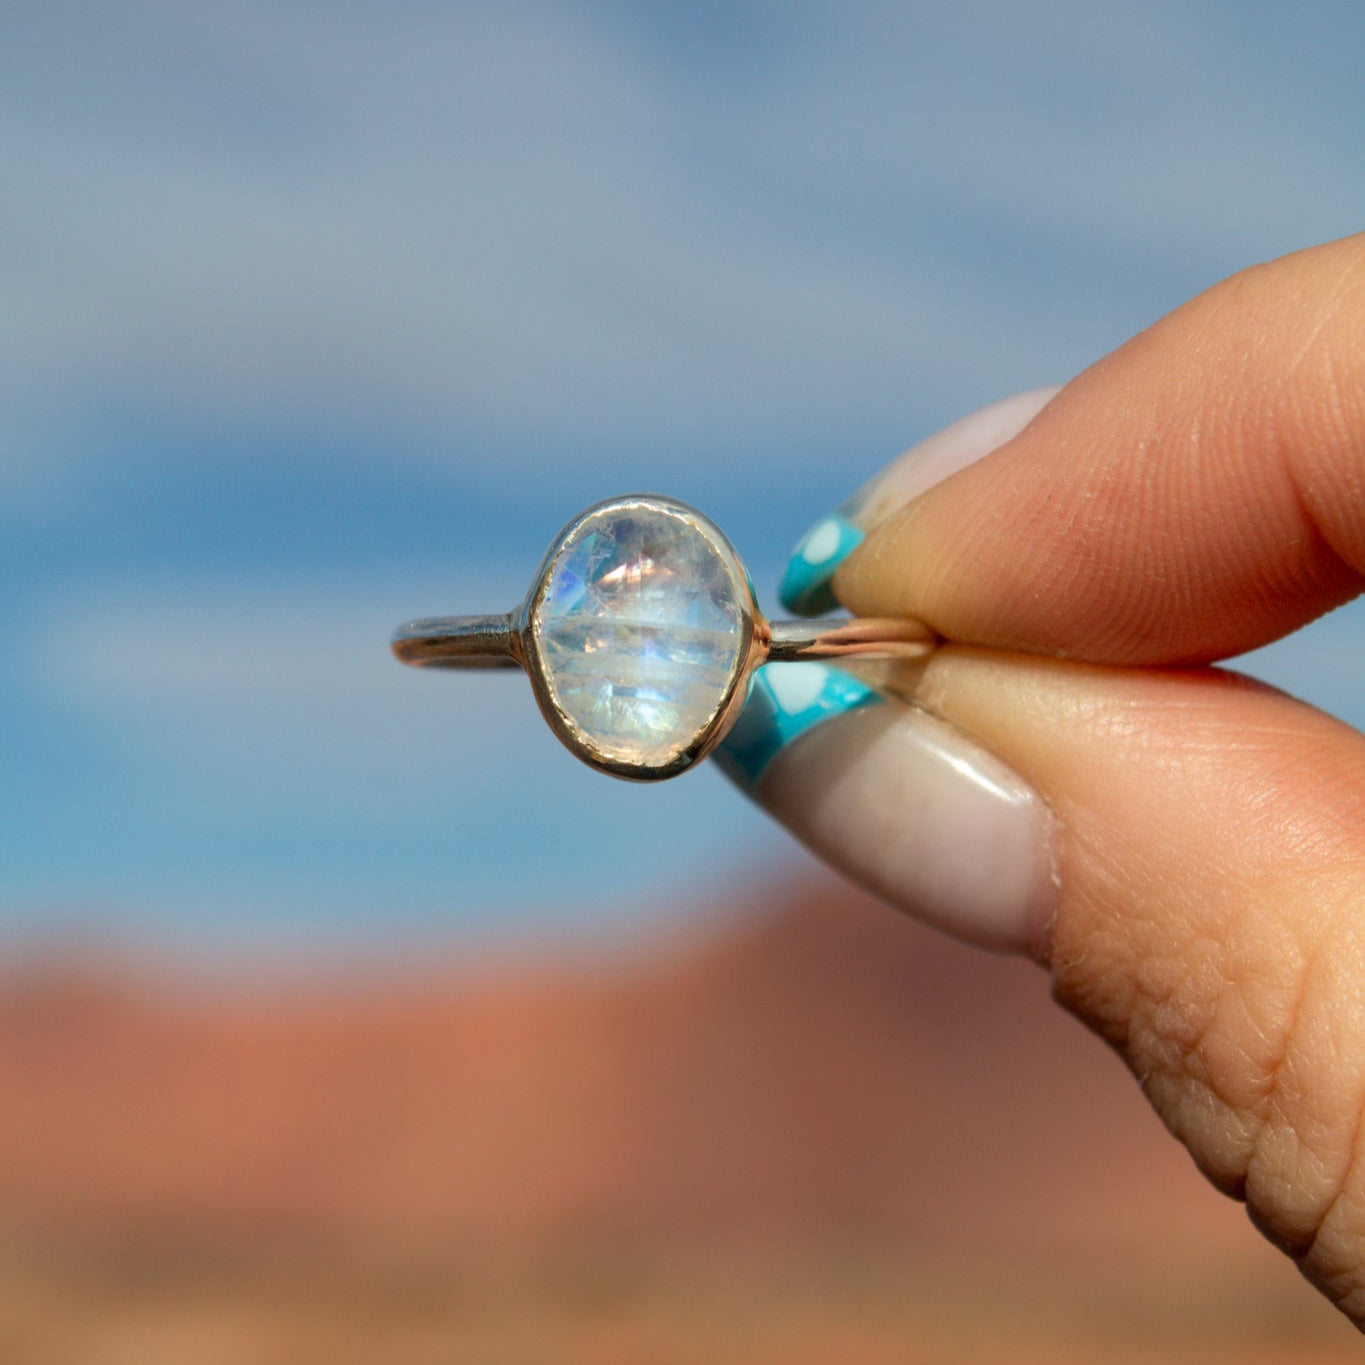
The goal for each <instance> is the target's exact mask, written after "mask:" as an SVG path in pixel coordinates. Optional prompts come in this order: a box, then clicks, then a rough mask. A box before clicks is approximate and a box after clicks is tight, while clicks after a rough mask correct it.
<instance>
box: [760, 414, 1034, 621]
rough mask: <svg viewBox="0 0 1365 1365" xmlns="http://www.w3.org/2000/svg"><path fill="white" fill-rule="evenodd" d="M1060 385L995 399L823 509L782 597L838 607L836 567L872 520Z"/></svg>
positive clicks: (814, 609)
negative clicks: (834, 505) (829, 508)
mask: <svg viewBox="0 0 1365 1365" xmlns="http://www.w3.org/2000/svg"><path fill="white" fill-rule="evenodd" d="M1056 392H1057V390H1056V389H1055V388H1049V389H1031V390H1030V391H1029V392H1028V393H1020V394H1015V395H1014V397H1012V398H1006V399H1003V400H1002V401H1001V402H999V403H992V404H991V405H990V406H989V407H986V408H982V409H980V410H979V411H978V412H974V413H972V414H971V415H970V416H968V417H964V418H962V419H961V420H960V421H958V422H954V423H953V425H952V426H950V427H945V428H944V429H943V430H942V431H940V432H937V433H936V434H935V435H933V436H930V437H929V438H928V439H927V440H925V441H921V442H920V444H919V445H917V446H915V447H913V448H912V449H910V450H907V451H906V452H905V454H904V455H902V456H900V457H899V458H898V459H896V460H893V461H892V462H891V464H889V465H888V466H887V467H886V468H885V469H884V470H882V472H881V473H880V474H878V475H876V477H875V478H873V479H872V480H871V481H870V482H869V483H867V484H865V485H864V486H863V487H862V488H861V489H859V491H858V492H857V493H855V494H854V495H853V496H852V497H851V498H850V499H849V500H848V502H846V503H845V504H844V505H843V506H842V507H841V508H839V510H838V511H837V512H831V513H830V514H829V515H828V516H824V517H821V518H820V520H819V521H817V522H816V523H815V525H814V526H812V527H811V528H810V530H809V531H807V532H806V534H805V535H804V536H802V537H801V539H800V540H799V541H798V542H797V545H796V549H795V550H793V551H792V557H791V559H790V560H789V561H788V563H787V567H786V570H785V572H784V573H783V575H782V585H781V587H780V588H779V589H778V598H779V600H780V601H781V603H782V605H783V606H784V607H786V609H787V610H788V611H792V612H795V613H796V614H797V615H798V616H822V615H824V613H826V612H829V611H833V610H834V608H835V607H836V606H838V602H837V601H836V600H835V597H834V571H835V570H836V569H837V568H838V567H839V565H840V564H842V563H843V562H844V560H845V559H847V558H848V557H849V555H851V554H852V553H853V551H854V550H855V549H857V548H858V546H859V544H860V543H861V542H862V540H863V538H864V536H865V535H866V534H867V532H868V530H870V529H871V527H873V526H874V525H876V523H877V522H879V521H881V520H882V519H883V518H885V517H887V516H889V515H890V514H891V513H892V512H894V511H895V510H896V509H897V508H899V507H902V506H904V505H905V504H906V503H907V502H910V501H911V500H912V499H914V498H917V497H919V496H920V495H921V494H922V493H927V492H928V491H929V489H931V488H932V487H933V486H934V485H935V484H937V483H942V481H943V480H944V479H946V478H948V477H949V476H950V475H952V474H956V473H957V472H958V470H960V469H965V468H966V467H967V466H968V465H970V464H975V463H976V461H977V460H979V459H981V457H982V456H983V455H989V454H990V452H991V451H992V450H994V449H995V448H996V447H997V446H1002V445H1004V443H1005V442H1006V441H1008V440H1011V439H1012V438H1013V437H1015V436H1017V435H1018V434H1019V433H1020V432H1021V431H1022V430H1023V429H1024V428H1025V427H1026V426H1028V424H1029V423H1030V422H1031V421H1032V420H1033V419H1034V418H1035V417H1036V416H1037V415H1038V413H1039V412H1040V411H1041V410H1042V408H1043V407H1044V406H1045V405H1046V404H1047V403H1048V402H1049V401H1050V400H1051V398H1052V396H1053V395H1054V394H1055V393H1056Z"/></svg>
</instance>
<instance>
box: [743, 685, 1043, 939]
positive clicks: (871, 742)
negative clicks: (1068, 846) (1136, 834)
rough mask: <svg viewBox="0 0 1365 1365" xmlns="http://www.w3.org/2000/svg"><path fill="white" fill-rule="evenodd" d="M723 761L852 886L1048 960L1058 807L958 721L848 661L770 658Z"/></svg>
mask: <svg viewBox="0 0 1365 1365" xmlns="http://www.w3.org/2000/svg"><path fill="white" fill-rule="evenodd" d="M798 670H815V671H813V672H802V671H798ZM718 757H719V759H720V763H721V767H722V769H723V770H724V771H725V772H726V774H727V775H728V776H729V777H730V778H731V779H732V780H733V781H735V782H736V784H737V785H739V786H740V788H741V789H742V790H743V791H744V792H745V793H746V794H747V795H749V796H750V797H751V798H752V799H753V800H754V801H756V802H757V803H758V804H759V805H760V806H762V807H763V808H764V809H765V810H766V811H767V812H768V813H769V814H770V815H772V816H773V817H774V818H776V819H777V820H778V821H779V822H780V823H782V824H783V825H785V826H786V827H787V828H788V829H789V830H790V831H791V832H792V833H793V834H794V835H796V837H797V838H798V839H800V840H801V841H802V842H804V843H805V844H807V845H808V846H809V847H810V848H811V849H812V850H813V851H814V852H815V853H817V854H818V855H819V856H821V857H822V858H824V859H825V861H826V862H828V863H829V864H830V865H831V866H833V867H835V868H836V869H838V870H839V871H841V872H843V873H844V874H845V875H847V876H848V877H850V878H851V879H852V880H854V881H856V882H858V883H860V884H861V885H863V886H866V887H867V888H869V889H870V890H872V891H873V892H874V893H876V894H877V895H880V896H881V897H883V899H885V900H887V901H889V902H890V903H891V904H893V905H895V906H896V907H898V908H899V909H901V910H904V911H905V912H906V913H908V914H910V915H912V916H914V917H915V918H917V919H920V920H922V921H924V922H925V923H928V924H931V925H933V926H934V927H936V928H938V929H941V930H943V931H944V932H947V933H949V934H952V935H954V936H955V937H957V938H961V939H964V940H966V941H968V942H970V943H974V944H976V945H978V946H980V947H985V948H990V949H994V950H997V951H1002V952H1013V953H1024V954H1029V955H1031V956H1033V957H1035V958H1037V959H1039V960H1040V961H1045V960H1046V958H1047V954H1048V949H1049V932H1050V926H1051V922H1052V917H1053V914H1054V912H1055V907H1056V898H1057V884H1056V879H1055V874H1054V868H1055V850H1054V844H1055V830H1054V822H1053V819H1052V815H1051V812H1050V811H1049V810H1048V809H1047V807H1046V805H1045V804H1044V803H1043V801H1042V800H1041V798H1040V797H1039V796H1038V795H1037V793H1036V792H1035V791H1034V790H1033V789H1032V788H1031V787H1030V786H1029V785H1028V784H1027V783H1026V782H1024V781H1023V780H1022V779H1021V778H1019V777H1018V776H1017V775H1016V774H1014V773H1013V772H1011V771H1010V770H1009V769H1008V768H1007V767H1006V766H1005V765H1004V764H1003V763H1001V762H1000V761H999V760H998V759H995V758H994V757H993V756H992V755H990V754H988V753H986V752H985V751H984V750H983V749H981V748H980V746H979V745H977V744H976V743H974V742H973V741H972V740H970V739H969V738H968V737H967V736H966V735H964V734H963V733H961V732H960V731H958V730H956V729H955V728H954V727H953V726H951V725H949V724H947V723H946V722H943V721H940V720H937V719H936V718H935V717H933V716H930V715H928V714H927V713H926V712H924V711H921V710H919V709H918V708H915V707H911V706H907V705H906V704H905V703H903V702H901V701H899V700H897V699H895V698H890V697H884V696H882V694H880V693H878V692H876V691H874V690H873V689H872V688H870V687H868V686H867V685H865V684H863V683H861V682H859V681H858V680H857V679H854V678H851V677H850V676H849V675H847V674H844V673H841V672H840V670H838V669H834V668H829V667H828V666H826V665H821V664H779V665H775V666H774V665H770V666H769V667H768V668H766V669H764V670H763V673H762V674H760V677H759V679H758V680H756V682H755V685H754V690H753V694H752V695H751V698H750V701H749V705H748V707H747V708H746V710H745V712H744V715H743V716H742V717H741V720H740V722H739V724H738V725H737V726H736V727H735V730H734V731H732V733H731V735H730V737H729V738H728V739H727V740H726V742H725V744H724V745H723V746H722V748H721V749H720V750H719V752H718Z"/></svg>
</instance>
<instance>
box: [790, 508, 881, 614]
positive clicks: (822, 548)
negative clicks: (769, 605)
mask: <svg viewBox="0 0 1365 1365" xmlns="http://www.w3.org/2000/svg"><path fill="white" fill-rule="evenodd" d="M863 534H864V533H863V529H862V527H860V526H856V525H855V524H854V523H853V522H851V521H850V520H849V519H848V518H847V517H846V516H844V515H843V513H842V512H831V513H830V514H829V515H828V516H827V517H821V518H820V520H819V521H817V522H816V523H815V525H814V526H812V527H811V528H810V530H809V531H807V532H806V534H805V535H804V536H802V537H801V539H800V540H799V541H798V542H797V545H796V549H794V550H793V551H792V557H791V558H790V559H789V560H788V561H787V567H786V569H785V571H784V572H783V574H782V585H781V586H780V587H779V588H778V590H777V595H778V599H779V600H780V601H781V603H782V605H783V606H784V607H786V609H787V610H788V611H794V612H796V614H797V615H798V616H823V615H824V614H825V613H826V612H829V611H833V610H834V609H835V607H837V606H838V605H839V603H838V601H837V600H836V599H835V596H834V571H835V569H837V568H838V567H839V565H840V564H842V563H843V562H844V560H846V559H847V558H848V557H849V555H851V554H852V553H853V551H854V550H856V549H857V548H858V545H859V543H860V542H861V541H862V539H863Z"/></svg>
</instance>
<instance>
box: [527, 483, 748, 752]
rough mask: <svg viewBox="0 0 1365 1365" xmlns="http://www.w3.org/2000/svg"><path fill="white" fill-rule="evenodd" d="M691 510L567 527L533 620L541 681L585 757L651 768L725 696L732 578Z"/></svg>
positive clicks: (740, 633) (734, 656)
mask: <svg viewBox="0 0 1365 1365" xmlns="http://www.w3.org/2000/svg"><path fill="white" fill-rule="evenodd" d="M699 520H700V518H699V517H698V515H697V514H696V513H693V512H691V511H690V510H688V511H686V512H684V511H682V510H681V509H680V510H678V511H674V510H671V509H669V508H668V507H667V506H661V505H659V504H657V503H646V502H642V501H638V500H637V501H628V502H622V503H620V504H616V505H608V506H606V507H599V508H597V509H595V510H594V511H592V512H589V513H588V514H587V515H586V516H585V517H584V518H583V519H582V520H581V521H579V522H578V523H577V524H576V525H574V526H573V527H572V528H571V529H570V530H569V532H568V534H567V536H566V537H565V539H564V540H563V541H562V542H561V543H560V546H559V549H558V551H557V552H556V553H555V555H554V558H553V559H552V560H551V563H550V566H549V569H548V571H547V572H548V575H549V581H548V583H547V584H546V586H545V589H544V591H543V592H542V593H541V594H540V596H539V598H538V600H537V604H536V607H535V609H534V612H533V615H532V632H533V636H534V639H535V644H536V652H537V654H538V656H539V661H540V669H541V674H542V677H543V679H544V682H545V687H546V690H547V692H548V693H549V696H550V698H551V700H552V702H553V703H554V706H555V707H556V709H557V710H558V711H559V713H560V714H561V716H562V717H563V718H565V720H566V721H567V723H568V727H569V729H570V730H571V731H572V732H573V736H574V739H575V740H577V741H578V742H579V743H581V744H582V745H583V746H585V747H586V748H587V749H588V751H589V752H590V753H592V754H593V756H594V757H596V758H598V759H600V760H605V761H608V762H613V763H623V764H628V765H630V766H631V767H633V768H640V769H650V768H662V767H665V766H667V765H668V764H670V763H672V762H674V761H675V760H676V759H678V758H679V757H680V756H681V755H682V754H684V753H685V752H686V751H687V749H688V748H689V747H690V746H691V745H692V744H693V742H694V741H695V740H696V738H697V736H698V735H699V734H700V733H701V732H702V731H703V730H704V729H705V728H706V726H707V725H708V723H709V722H710V721H711V720H712V719H713V718H714V717H715V715H716V714H717V712H718V711H719V710H720V709H721V708H722V707H723V706H724V704H725V702H726V701H727V699H728V698H729V696H730V694H731V692H732V691H733V689H734V686H735V683H736V680H737V677H738V673H739V667H740V663H741V655H742V653H743V651H744V650H745V649H746V648H747V646H748V632H747V629H746V624H747V621H748V619H749V603H748V589H747V586H746V580H745V578H744V574H743V570H742V569H741V568H740V567H739V565H738V562H737V561H736V560H735V558H734V556H733V554H729V555H727V554H726V553H725V552H724V550H723V549H722V546H724V543H725V542H724V540H723V539H722V537H721V536H720V533H719V532H718V531H717V532H714V537H715V539H714V540H713V539H712V538H711V536H708V535H707V534H706V533H705V532H704V531H703V530H702V529H701V528H700V526H699V525H698V524H697V523H698V521H699Z"/></svg>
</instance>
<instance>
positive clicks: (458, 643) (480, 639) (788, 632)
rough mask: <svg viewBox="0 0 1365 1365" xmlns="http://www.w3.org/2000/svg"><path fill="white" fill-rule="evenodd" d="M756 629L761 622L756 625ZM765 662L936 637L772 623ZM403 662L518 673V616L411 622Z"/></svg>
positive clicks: (909, 646)
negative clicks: (515, 669) (493, 669)
mask: <svg viewBox="0 0 1365 1365" xmlns="http://www.w3.org/2000/svg"><path fill="white" fill-rule="evenodd" d="M756 625H758V623H756ZM765 626H766V629H767V633H768V635H767V644H766V648H765V649H763V651H762V653H763V661H765V662H769V663H791V662H796V661H799V660H802V659H847V658H852V657H855V656H861V657H862V658H865V659H901V658H911V657H914V656H916V655H919V654H924V653H926V652H927V651H928V650H930V649H931V648H933V646H934V643H935V641H936V639H937V637H936V636H935V635H934V633H933V631H931V630H930V629H929V628H928V627H927V626H923V625H920V623H919V622H918V621H898V620H893V619H878V618H875V617H854V618H853V619H852V620H847V621H825V622H820V621H773V622H764V623H762V624H761V625H758V630H759V631H760V632H761V631H762V630H763V628H764V627H765ZM393 652H394V655H395V656H396V657H397V658H398V660H399V661H400V662H401V663H405V664H413V665H415V666H416V667H418V668H509V667H512V668H515V667H517V666H518V665H520V664H521V663H522V662H523V659H522V643H521V632H520V630H519V629H518V626H517V616H516V614H515V613H513V612H506V613H504V614H503V615H500V616H436V617H431V618H429V619H427V620H424V621H409V622H408V623H407V624H406V625H404V626H399V627H398V630H397V631H396V632H395V633H394V637H393Z"/></svg>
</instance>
